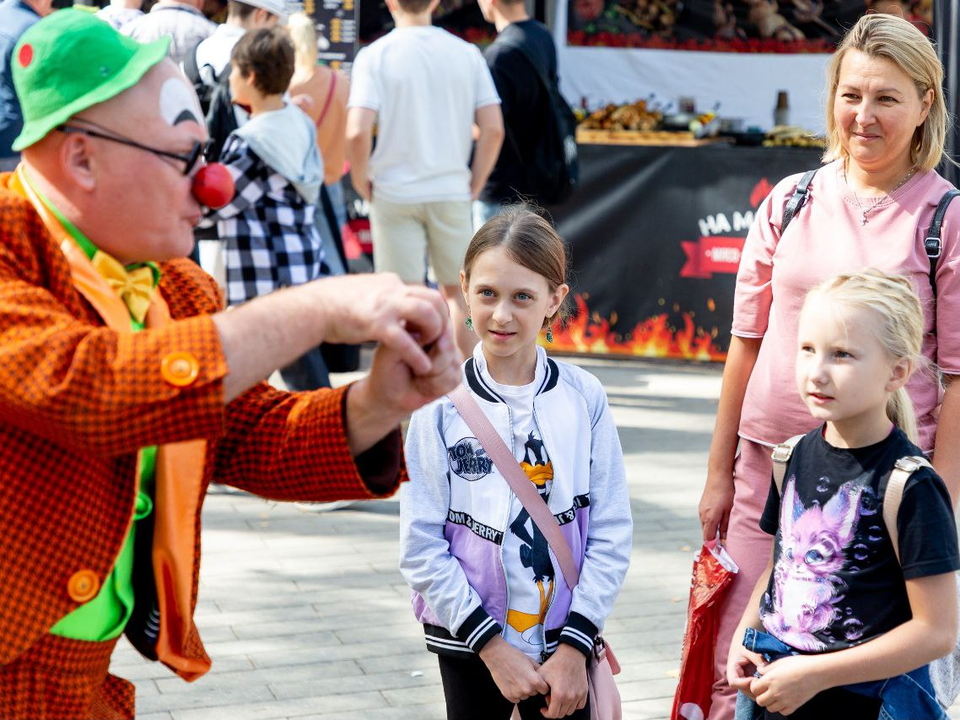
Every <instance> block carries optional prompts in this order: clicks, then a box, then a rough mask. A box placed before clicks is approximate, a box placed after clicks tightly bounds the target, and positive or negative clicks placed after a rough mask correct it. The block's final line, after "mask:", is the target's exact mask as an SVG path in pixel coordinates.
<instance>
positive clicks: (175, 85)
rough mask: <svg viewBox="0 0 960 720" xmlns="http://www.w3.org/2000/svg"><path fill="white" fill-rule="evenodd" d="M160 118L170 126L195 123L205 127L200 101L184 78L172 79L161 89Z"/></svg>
mask: <svg viewBox="0 0 960 720" xmlns="http://www.w3.org/2000/svg"><path fill="white" fill-rule="evenodd" d="M160 117H162V118H163V119H164V120H165V121H166V122H167V124H168V125H179V124H180V123H182V122H195V123H197V124H198V125H201V126H202V125H203V113H202V112H201V111H200V101H199V100H197V94H196V93H195V92H194V91H193V87H192V86H190V85H188V84H187V81H186V80H184V79H182V78H170V79H169V80H167V81H166V82H165V83H163V86H162V87H161V88H160Z"/></svg>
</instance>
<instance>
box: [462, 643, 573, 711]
mask: <svg viewBox="0 0 960 720" xmlns="http://www.w3.org/2000/svg"><path fill="white" fill-rule="evenodd" d="M578 654H579V653H578ZM580 657H581V659H582V658H583V655H580ZM480 659H481V660H483V662H484V664H485V665H486V666H487V669H489V670H490V674H491V675H492V676H493V681H494V682H495V683H496V684H497V687H498V688H499V689H500V692H501V694H502V695H503V696H504V697H505V698H506V699H507V700H509V701H510V702H512V703H518V702H520V701H521V700H526V699H527V698H528V697H533V696H534V695H546V694H548V693H549V692H550V686H549V685H548V684H547V681H546V680H544V679H543V678H542V677H540V675H539V674H538V672H537V671H538V670H539V668H540V666H539V665H537V663H535V662H534V661H533V660H531V659H530V658H528V657H527V656H526V655H524V654H523V653H522V652H520V651H519V650H517V649H516V648H514V647H511V646H510V644H509V643H507V641H506V640H504V639H503V638H502V637H500V636H499V635H496V636H494V638H493V639H492V640H490V642H488V643H487V644H486V645H484V646H483V647H482V648H480ZM553 717H555V716H553Z"/></svg>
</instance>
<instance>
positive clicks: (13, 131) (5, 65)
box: [0, 0, 40, 158]
mask: <svg viewBox="0 0 960 720" xmlns="http://www.w3.org/2000/svg"><path fill="white" fill-rule="evenodd" d="M39 19H40V16H39V15H38V14H37V13H36V11H35V10H34V9H33V8H32V7H30V6H29V5H27V4H26V3H25V2H23V0H3V2H0V158H9V157H14V156H15V155H16V153H14V152H13V150H12V146H13V141H14V140H16V139H17V136H18V135H20V131H21V130H22V129H23V115H22V114H21V112H20V101H19V100H17V92H16V90H14V89H13V46H14V45H16V44H17V40H19V39H20V36H21V35H23V34H24V33H25V32H26V31H27V28H29V27H30V26H31V25H33V24H34V23H35V22H37V21H38V20H39Z"/></svg>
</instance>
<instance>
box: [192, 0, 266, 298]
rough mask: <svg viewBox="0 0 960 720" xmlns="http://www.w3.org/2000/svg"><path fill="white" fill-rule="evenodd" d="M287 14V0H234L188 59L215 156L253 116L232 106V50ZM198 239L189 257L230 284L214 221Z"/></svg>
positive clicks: (222, 283)
mask: <svg viewBox="0 0 960 720" xmlns="http://www.w3.org/2000/svg"><path fill="white" fill-rule="evenodd" d="M283 16H284V5H283V0H244V1H243V2H239V0H230V2H229V3H228V4H227V20H226V22H224V23H223V24H221V25H218V26H217V28H216V30H214V32H213V34H212V35H211V36H210V37H208V38H207V39H205V40H202V41H200V42H199V43H198V44H197V45H196V46H195V47H194V48H193V50H191V51H190V52H188V53H187V55H186V57H185V58H184V61H183V64H182V69H183V72H184V75H186V76H187V79H188V80H189V81H190V82H191V83H193V88H194V90H196V92H197V97H198V98H199V99H200V109H201V110H202V111H203V114H204V120H205V122H206V125H207V133H208V134H209V137H210V147H209V150H208V153H209V156H210V157H211V158H218V157H220V153H221V152H222V151H223V147H224V145H225V144H226V142H227V138H228V137H230V133H232V132H233V131H234V130H236V129H237V128H238V127H240V126H241V125H243V124H244V123H246V122H247V120H249V118H250V115H249V113H248V112H247V110H245V109H244V108H243V107H240V106H239V105H234V103H233V96H232V94H231V92H230V71H231V68H230V54H231V53H232V52H233V48H234V46H235V45H236V44H237V43H238V42H239V41H240V38H242V37H243V36H244V35H245V34H246V33H247V32H249V31H250V30H259V29H262V28H271V27H273V26H274V25H276V24H277V23H278V22H279V21H280V19H281V18H282V17H283ZM194 236H195V237H196V240H197V244H196V247H195V249H194V253H193V255H192V256H191V257H192V258H193V259H194V260H195V261H197V262H198V263H199V264H200V265H201V266H202V267H203V269H204V270H206V271H207V272H208V273H210V274H211V275H212V276H213V277H214V278H216V280H217V282H218V283H219V284H220V286H221V287H223V286H225V284H226V276H225V272H226V271H225V268H224V256H223V243H222V242H221V241H220V238H219V237H218V235H217V228H216V226H215V225H214V226H212V227H200V228H197V229H196V230H195V231H194Z"/></svg>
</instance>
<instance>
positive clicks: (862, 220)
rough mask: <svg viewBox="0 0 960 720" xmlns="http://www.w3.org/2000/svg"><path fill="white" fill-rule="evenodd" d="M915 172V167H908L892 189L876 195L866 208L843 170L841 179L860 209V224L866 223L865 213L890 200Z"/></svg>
mask: <svg viewBox="0 0 960 720" xmlns="http://www.w3.org/2000/svg"><path fill="white" fill-rule="evenodd" d="M916 172H917V169H916V168H915V167H913V168H910V170H909V172H907V174H906V175H905V176H904V177H903V179H902V180H901V181H900V182H898V183H897V184H896V185H894V186H893V189H892V190H891V191H890V192H889V193H887V194H886V195H881V196H880V197H878V198H877V199H876V200H874V201H873V202H872V203H870V204H869V205H867V207H866V208H864V207H863V205H862V204H861V203H860V198H859V196H858V195H857V193H856V191H855V190H854V189H853V187H852V186H851V185H850V180H849V179H848V178H847V173H846V172H844V173H843V180H844V182H845V183H846V184H847V188H848V189H849V190H850V192H851V193H852V194H853V200H854V202H855V203H857V208H859V210H860V224H861V225H866V224H867V213H870V212H873V211H874V210H876V209H877V208H878V207H880V206H881V205H885V204H886V203H887V202H888V201H889V200H890V196H891V195H892V194H893V193H895V192H896V191H897V190H899V189H900V188H902V187H903V186H904V185H905V184H906V182H907V180H909V179H910V178H912V177H913V176H914V174H915V173H916Z"/></svg>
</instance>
